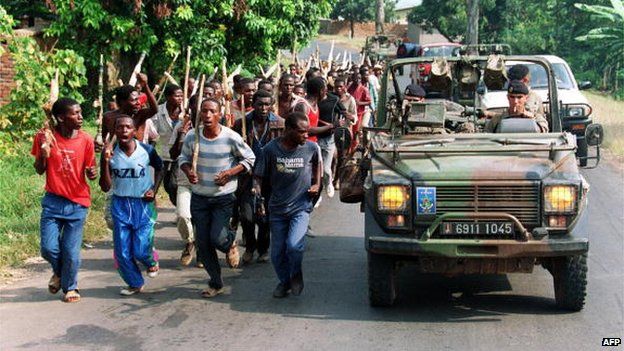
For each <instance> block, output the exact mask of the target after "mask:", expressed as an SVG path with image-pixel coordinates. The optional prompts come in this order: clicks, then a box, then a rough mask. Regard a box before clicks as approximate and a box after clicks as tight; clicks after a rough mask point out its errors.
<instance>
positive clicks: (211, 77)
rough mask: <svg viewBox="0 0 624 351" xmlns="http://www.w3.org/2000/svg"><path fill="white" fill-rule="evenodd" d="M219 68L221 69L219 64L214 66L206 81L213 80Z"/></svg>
mask: <svg viewBox="0 0 624 351" xmlns="http://www.w3.org/2000/svg"><path fill="white" fill-rule="evenodd" d="M218 70H219V66H214V67H213V68H212V74H211V75H210V76H209V77H208V78H207V79H206V82H212V80H213V79H214V77H215V76H216V75H217V71H218Z"/></svg>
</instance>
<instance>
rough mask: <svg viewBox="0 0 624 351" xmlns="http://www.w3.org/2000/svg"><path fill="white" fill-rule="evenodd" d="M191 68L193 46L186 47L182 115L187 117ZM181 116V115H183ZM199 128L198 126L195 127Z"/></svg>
mask: <svg viewBox="0 0 624 351" xmlns="http://www.w3.org/2000/svg"><path fill="white" fill-rule="evenodd" d="M190 69H191V46H190V45H189V46H187V47H186V66H185V71H184V93H183V94H184V99H183V100H182V116H184V117H186V115H187V111H186V110H187V109H188V99H189V96H188V84H189V73H190V72H189V71H190ZM182 116H180V117H182ZM195 128H197V127H195Z"/></svg>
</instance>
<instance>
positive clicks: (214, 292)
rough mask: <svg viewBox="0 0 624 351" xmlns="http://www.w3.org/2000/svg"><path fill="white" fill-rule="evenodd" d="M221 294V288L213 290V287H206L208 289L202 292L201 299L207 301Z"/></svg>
mask: <svg viewBox="0 0 624 351" xmlns="http://www.w3.org/2000/svg"><path fill="white" fill-rule="evenodd" d="M221 294H223V288H220V289H215V288H213V287H208V289H205V290H202V292H201V297H203V298H206V299H209V298H211V297H215V296H217V295H221Z"/></svg>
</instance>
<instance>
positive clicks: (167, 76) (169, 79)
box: [165, 72, 178, 85]
mask: <svg viewBox="0 0 624 351" xmlns="http://www.w3.org/2000/svg"><path fill="white" fill-rule="evenodd" d="M165 77H166V78H167V81H169V82H171V84H175V85H178V82H177V81H176V80H175V78H173V77H172V76H171V74H169V73H168V72H165ZM167 81H165V83H167Z"/></svg>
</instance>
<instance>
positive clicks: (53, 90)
mask: <svg viewBox="0 0 624 351" xmlns="http://www.w3.org/2000/svg"><path fill="white" fill-rule="evenodd" d="M58 97H59V70H58V68H57V69H56V70H55V72H54V78H52V80H51V81H50V97H49V99H48V102H47V103H46V104H44V105H43V111H44V112H45V114H46V119H45V120H44V121H43V133H44V139H45V141H44V142H43V144H42V145H41V148H42V149H45V150H46V151H47V152H48V154H49V153H50V150H51V149H52V147H55V146H56V138H55V137H54V133H53V132H52V127H53V126H55V125H56V120H55V119H54V116H52V106H53V105H54V103H55V102H56V100H58Z"/></svg>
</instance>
